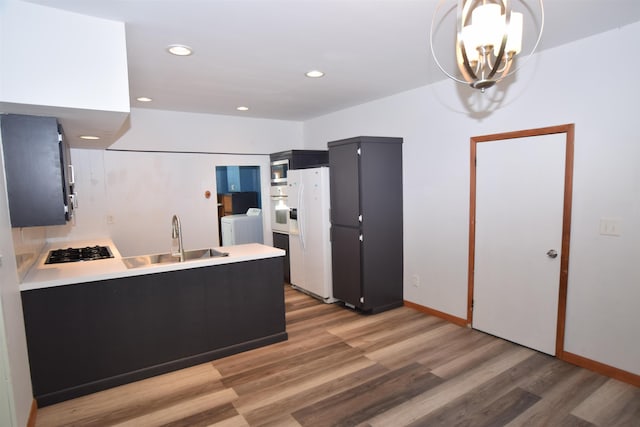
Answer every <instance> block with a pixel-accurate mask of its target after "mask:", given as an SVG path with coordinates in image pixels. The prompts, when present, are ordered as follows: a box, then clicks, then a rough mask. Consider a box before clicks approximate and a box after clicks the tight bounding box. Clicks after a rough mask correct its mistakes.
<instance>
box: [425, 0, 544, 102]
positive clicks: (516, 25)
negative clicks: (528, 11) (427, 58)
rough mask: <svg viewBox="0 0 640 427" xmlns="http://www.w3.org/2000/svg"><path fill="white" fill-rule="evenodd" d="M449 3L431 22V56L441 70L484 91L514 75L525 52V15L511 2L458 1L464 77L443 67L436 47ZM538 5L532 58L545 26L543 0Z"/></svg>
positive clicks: (459, 51) (458, 59)
mask: <svg viewBox="0 0 640 427" xmlns="http://www.w3.org/2000/svg"><path fill="white" fill-rule="evenodd" d="M445 2H447V0H440V2H439V4H438V6H437V8H436V10H435V12H434V14H433V20H432V23H431V34H430V44H431V54H432V55H433V58H434V60H435V61H436V64H437V65H438V67H439V68H440V69H441V70H442V71H443V72H444V73H445V74H446V75H447V76H448V77H450V78H451V79H453V80H455V81H457V82H460V83H466V84H469V85H470V86H471V87H472V88H474V89H480V90H481V91H482V92H484V90H485V89H487V88H490V87H492V86H493V85H495V84H496V83H497V82H499V81H500V80H502V79H504V78H505V77H507V76H508V75H510V74H512V73H513V72H514V71H515V67H513V64H514V62H515V58H516V55H518V54H519V53H520V52H521V51H522V42H523V29H524V16H523V14H522V13H520V12H515V11H513V10H512V8H511V3H512V2H511V0H458V6H457V9H456V40H455V56H456V63H457V65H458V69H459V71H460V74H461V76H462V78H459V77H456V76H454V75H453V74H451V73H449V72H447V71H446V70H445V69H444V68H443V67H442V65H441V64H440V61H439V60H438V58H437V57H436V54H435V52H434V48H433V35H434V28H435V27H436V19H437V16H438V12H439V10H440V9H441V8H442V6H443V4H444V3H445ZM538 4H539V8H540V20H539V22H540V28H539V31H538V37H537V39H536V42H535V44H534V46H533V49H532V50H531V52H530V53H529V56H531V54H533V52H534V51H535V49H536V48H537V47H538V43H539V42H540V38H541V37H542V29H543V26H544V9H543V5H542V0H538Z"/></svg>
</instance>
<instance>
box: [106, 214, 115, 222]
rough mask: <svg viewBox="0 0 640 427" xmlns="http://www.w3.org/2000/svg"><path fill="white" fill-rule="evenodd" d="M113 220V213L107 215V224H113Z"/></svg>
mask: <svg viewBox="0 0 640 427" xmlns="http://www.w3.org/2000/svg"><path fill="white" fill-rule="evenodd" d="M114 222H116V221H115V219H114V218H113V215H107V224H113V223H114Z"/></svg>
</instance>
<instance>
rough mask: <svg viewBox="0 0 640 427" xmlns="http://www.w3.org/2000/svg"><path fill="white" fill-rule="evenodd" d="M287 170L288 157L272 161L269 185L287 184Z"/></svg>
mask: <svg viewBox="0 0 640 427" xmlns="http://www.w3.org/2000/svg"><path fill="white" fill-rule="evenodd" d="M288 171H289V159H282V160H274V161H272V162H271V185H287V172H288Z"/></svg>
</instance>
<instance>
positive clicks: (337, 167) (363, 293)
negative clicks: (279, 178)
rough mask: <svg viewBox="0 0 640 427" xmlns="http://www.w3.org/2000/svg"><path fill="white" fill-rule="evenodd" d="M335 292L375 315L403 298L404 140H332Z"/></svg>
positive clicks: (330, 150) (332, 230)
mask: <svg viewBox="0 0 640 427" xmlns="http://www.w3.org/2000/svg"><path fill="white" fill-rule="evenodd" d="M328 147H329V168H330V171H331V174H330V193H331V250H332V271H333V276H332V277H333V294H334V297H336V298H337V299H339V300H342V301H344V302H345V303H347V304H348V305H350V306H353V307H355V308H358V309H360V310H362V311H366V312H371V313H376V312H379V311H383V310H387V309H390V308H394V307H399V306H401V305H402V304H403V303H404V301H403V247H402V245H403V234H402V233H403V226H402V215H403V214H402V138H384V137H365V136H362V137H357V138H350V139H344V140H340V141H333V142H329V143H328Z"/></svg>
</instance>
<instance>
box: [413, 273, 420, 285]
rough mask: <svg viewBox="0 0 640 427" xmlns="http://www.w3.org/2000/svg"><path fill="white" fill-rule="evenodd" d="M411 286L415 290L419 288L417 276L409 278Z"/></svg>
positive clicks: (418, 277)
mask: <svg viewBox="0 0 640 427" xmlns="http://www.w3.org/2000/svg"><path fill="white" fill-rule="evenodd" d="M411 284H412V285H413V287H414V288H417V287H419V286H420V276H418V275H417V274H414V275H413V276H411Z"/></svg>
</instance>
